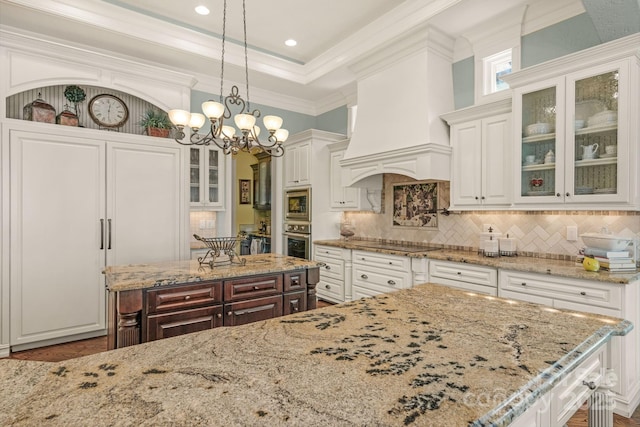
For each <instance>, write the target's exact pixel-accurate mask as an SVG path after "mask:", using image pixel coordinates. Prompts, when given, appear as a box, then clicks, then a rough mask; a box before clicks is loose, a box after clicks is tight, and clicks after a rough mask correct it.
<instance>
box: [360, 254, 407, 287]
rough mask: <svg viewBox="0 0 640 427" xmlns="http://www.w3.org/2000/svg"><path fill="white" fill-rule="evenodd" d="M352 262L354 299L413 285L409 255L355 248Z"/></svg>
mask: <svg viewBox="0 0 640 427" xmlns="http://www.w3.org/2000/svg"><path fill="white" fill-rule="evenodd" d="M352 262H353V272H352V288H353V299H358V298H361V297H367V296H373V295H378V294H383V293H387V292H392V291H396V290H398V289H405V288H410V287H411V286H412V274H411V259H410V258H409V257H405V256H397V255H387V254H381V253H377V252H367V251H359V250H354V251H352Z"/></svg>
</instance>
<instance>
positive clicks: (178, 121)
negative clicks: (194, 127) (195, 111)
mask: <svg viewBox="0 0 640 427" xmlns="http://www.w3.org/2000/svg"><path fill="white" fill-rule="evenodd" d="M190 118H191V113H190V112H188V111H186V110H169V120H171V123H173V124H174V125H176V126H182V127H185V126H186V125H188V124H189V120H190Z"/></svg>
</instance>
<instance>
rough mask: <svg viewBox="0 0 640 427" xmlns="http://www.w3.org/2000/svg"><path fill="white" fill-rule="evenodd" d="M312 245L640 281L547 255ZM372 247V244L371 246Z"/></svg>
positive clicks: (636, 275)
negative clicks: (483, 254) (588, 269)
mask: <svg viewBox="0 0 640 427" xmlns="http://www.w3.org/2000/svg"><path fill="white" fill-rule="evenodd" d="M313 243H314V244H316V245H325V246H333V247H339V248H345V249H356V250H366V251H371V252H380V253H386V254H389V255H401V256H408V257H411V258H425V257H426V258H429V259H437V260H442V261H453V262H464V263H469V264H476V265H484V266H490V267H496V268H502V269H505V270H516V271H526V272H530V273H540V274H551V275H555V276H563V277H570V278H575V279H585V280H595V281H598V282H611V283H620V284H629V283H633V282H638V281H640V271H636V272H629V273H626V272H625V273H610V272H608V271H603V270H601V271H597V272H593V271H586V270H585V269H584V268H583V267H582V266H581V265H576V263H575V262H573V261H564V260H556V259H547V258H535V257H525V256H514V257H506V256H502V257H495V258H493V257H485V256H482V255H478V254H477V253H475V252H470V251H460V250H451V249H437V250H433V248H431V250H427V248H426V247H424V250H421V246H419V245H409V244H407V245H397V248H394V245H393V244H391V243H388V244H386V245H385V247H384V248H382V249H381V248H376V247H372V246H371V245H372V243H374V242H372V241H367V240H351V241H345V240H317V241H314V242H313ZM374 246H375V245H374Z"/></svg>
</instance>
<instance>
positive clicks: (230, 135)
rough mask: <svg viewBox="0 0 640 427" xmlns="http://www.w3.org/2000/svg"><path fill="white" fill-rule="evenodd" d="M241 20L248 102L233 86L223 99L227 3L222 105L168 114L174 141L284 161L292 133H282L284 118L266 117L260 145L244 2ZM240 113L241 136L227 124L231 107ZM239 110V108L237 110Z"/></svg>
mask: <svg viewBox="0 0 640 427" xmlns="http://www.w3.org/2000/svg"><path fill="white" fill-rule="evenodd" d="M242 19H243V23H244V66H245V79H246V85H247V102H246V103H245V101H244V99H242V97H241V96H240V94H239V93H238V87H237V86H235V85H234V86H233V87H232V88H231V93H230V94H229V95H228V96H226V97H224V98H223V96H222V92H223V85H224V52H225V41H226V26H227V1H226V0H225V1H224V10H223V14H222V58H221V63H222V66H221V72H220V102H215V101H212V100H209V101H206V102H203V103H202V112H203V113H204V114H200V113H190V112H189V111H185V110H169V119H170V120H171V122H172V123H173V124H174V125H175V127H176V128H177V129H178V132H177V133H176V137H175V140H176V142H178V143H179V144H182V145H210V144H211V143H214V144H215V145H217V146H218V147H220V148H221V149H222V151H223V152H224V153H225V154H237V153H238V152H240V151H245V152H248V153H255V152H264V153H267V154H269V155H271V156H273V157H281V156H282V155H283V154H284V148H283V147H282V143H283V142H284V141H286V139H287V137H288V136H289V131H288V130H286V129H282V118H280V117H278V116H264V119H263V123H264V127H265V128H266V129H267V131H268V132H269V136H267V138H266V140H265V141H264V142H263V141H260V139H258V135H259V134H260V127H258V126H256V118H258V117H260V111H259V110H253V111H251V104H250V102H249V67H248V61H247V17H246V8H245V0H243V1H242ZM232 106H235V109H236V110H238V109H239V110H240V111H241V113H239V114H236V115H235V116H234V117H233V120H234V123H235V125H236V126H237V127H238V129H240V134H237V133H236V128H235V127H234V126H230V125H227V124H225V120H230V119H231V115H232V113H231V107H232ZM238 107H239V108H238ZM207 118H208V119H209V133H207V134H206V135H203V134H200V133H198V131H199V130H200V129H201V128H202V126H204V124H205V122H206V120H207ZM185 127H190V128H191V136H190V138H189V141H188V142H184V141H183V139H184V138H185V136H186V134H185Z"/></svg>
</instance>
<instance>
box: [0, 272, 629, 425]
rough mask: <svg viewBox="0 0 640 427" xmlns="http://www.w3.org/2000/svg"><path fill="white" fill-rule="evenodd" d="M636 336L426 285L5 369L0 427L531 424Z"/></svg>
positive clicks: (600, 323)
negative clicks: (619, 339) (614, 344)
mask: <svg viewBox="0 0 640 427" xmlns="http://www.w3.org/2000/svg"><path fill="white" fill-rule="evenodd" d="M631 328H632V325H631V324H630V323H629V322H627V321H623V320H620V319H616V318H610V317H605V316H599V315H593V316H591V315H588V314H584V313H577V312H572V311H564V310H554V309H550V308H548V307H544V306H540V305H536V304H530V303H522V302H514V301H509V300H504V299H500V298H495V297H486V296H480V295H474V294H471V293H468V292H465V291H460V290H456V289H452V288H449V287H444V286H439V285H431V284H424V285H419V286H416V287H414V288H411V289H405V290H400V291H398V292H394V293H391V294H385V295H380V296H377V297H373V298H365V299H360V300H357V301H353V302H349V303H344V304H340V305H336V306H331V307H326V308H322V309H316V310H312V311H306V312H303V313H297V314H293V315H290V316H285V317H280V318H273V319H269V320H265V321H260V322H255V323H251V324H248V325H244V326H239V327H234V328H216V329H212V330H206V331H202V332H198V333H192V334H187V335H181V336H177V337H173V338H168V339H165V340H161V341H155V342H149V343H145V344H141V345H136V346H131V347H126V348H121V349H117V350H114V351H109V352H105V353H100V354H95V355H91V356H86V357H81V358H78V359H72V360H68V361H65V362H61V363H52V364H50V366H49V367H48V369H46V371H45V370H44V369H43V365H42V364H37V365H34V367H37V369H33V370H29V369H27V368H26V367H25V365H24V363H15V364H14V362H16V361H14V360H0V381H1V382H2V383H1V384H0V424H1V425H5V424H11V425H78V424H91V425H232V426H234V425H237V426H241V425H242V426H244V425H308V426H316V425H317V426H326V425H331V426H353V425H380V426H396V425H398V426H399V425H416V426H435V425H437V426H466V425H477V426H483V425H508V424H510V423H511V422H512V421H514V420H515V423H520V425H533V424H529V423H528V421H526V422H525V423H523V422H522V419H523V418H522V416H525V417H528V416H531V413H532V412H533V418H531V419H538V420H540V419H545V417H547V418H546V420H547V421H549V419H550V418H551V417H553V416H554V414H556V412H558V411H563V410H566V409H567V407H568V408H569V409H571V408H573V407H574V406H575V409H577V405H580V404H581V403H582V402H581V401H577V400H580V399H577V400H576V401H572V400H571V399H569V400H568V401H567V400H563V399H564V396H567V395H568V396H570V397H571V398H572V397H573V396H578V397H579V396H585V393H589V392H590V391H589V390H590V387H589V385H591V386H593V387H594V388H595V387H598V386H600V385H601V384H602V383H603V381H604V377H605V375H604V372H605V368H606V366H607V365H606V352H605V351H604V350H606V346H607V345H608V341H609V340H610V338H611V337H612V336H614V335H625V334H626V333H628V331H629V330H630V329H631ZM585 372H588V373H590V374H593V375H592V376H590V377H588V378H585V380H586V384H587V385H583V384H582V381H581V378H579V377H578V376H579V375H585ZM17 377H20V381H16V380H15V379H16V378H17ZM589 383H593V384H589ZM7 385H14V387H8V386H7ZM574 385H575V387H577V389H575V390H573V389H571V387H574ZM567 387H569V388H567ZM560 391H562V392H563V394H562V395H559V394H558V393H560ZM519 416H521V417H520V419H517V418H518V417H519ZM547 424H551V425H554V424H553V423H551V422H548V423H547Z"/></svg>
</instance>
